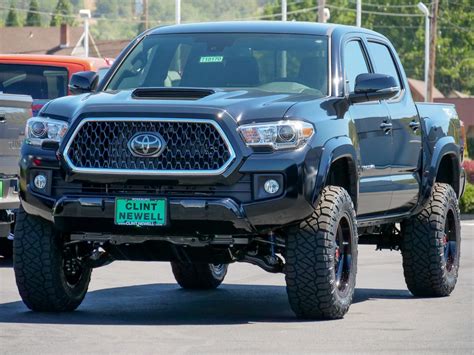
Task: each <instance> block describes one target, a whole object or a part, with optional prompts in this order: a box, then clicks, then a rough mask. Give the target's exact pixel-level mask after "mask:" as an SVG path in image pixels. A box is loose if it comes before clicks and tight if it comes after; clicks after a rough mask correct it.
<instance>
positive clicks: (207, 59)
mask: <svg viewBox="0 0 474 355" xmlns="http://www.w3.org/2000/svg"><path fill="white" fill-rule="evenodd" d="M223 60H224V57H223V56H221V55H215V56H207V57H201V58H200V59H199V63H221V62H222V61H223Z"/></svg>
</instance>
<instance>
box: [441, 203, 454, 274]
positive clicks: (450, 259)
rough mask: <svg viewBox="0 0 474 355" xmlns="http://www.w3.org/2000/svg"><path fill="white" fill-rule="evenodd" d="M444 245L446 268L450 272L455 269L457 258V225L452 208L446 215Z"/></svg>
mask: <svg viewBox="0 0 474 355" xmlns="http://www.w3.org/2000/svg"><path fill="white" fill-rule="evenodd" d="M443 247H444V253H443V256H444V261H445V264H446V270H447V271H448V272H451V271H452V270H453V269H454V266H455V265H456V258H457V226H456V220H455V217H454V213H453V211H452V210H449V211H448V214H447V216H446V223H445V225H444V235H443Z"/></svg>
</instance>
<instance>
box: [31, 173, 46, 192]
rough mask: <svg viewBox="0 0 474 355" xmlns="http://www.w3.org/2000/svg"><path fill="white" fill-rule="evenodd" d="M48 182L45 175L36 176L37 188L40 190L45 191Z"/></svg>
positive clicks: (34, 181)
mask: <svg viewBox="0 0 474 355" xmlns="http://www.w3.org/2000/svg"><path fill="white" fill-rule="evenodd" d="M46 182H47V179H46V176H44V175H36V176H35V179H34V180H33V183H34V184H35V187H36V188H37V189H39V190H43V189H44V188H45V187H46Z"/></svg>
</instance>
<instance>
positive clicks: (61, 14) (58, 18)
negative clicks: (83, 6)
mask: <svg viewBox="0 0 474 355" xmlns="http://www.w3.org/2000/svg"><path fill="white" fill-rule="evenodd" d="M71 15H72V5H71V2H70V1H69V0H58V3H57V5H56V9H55V10H54V14H53V16H52V17H51V23H50V26H53V27H54V26H59V25H61V24H68V25H74V18H73V17H72V16H71Z"/></svg>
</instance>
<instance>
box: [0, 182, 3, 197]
mask: <svg viewBox="0 0 474 355" xmlns="http://www.w3.org/2000/svg"><path fill="white" fill-rule="evenodd" d="M2 198H3V180H0V200H1V199H2Z"/></svg>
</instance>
